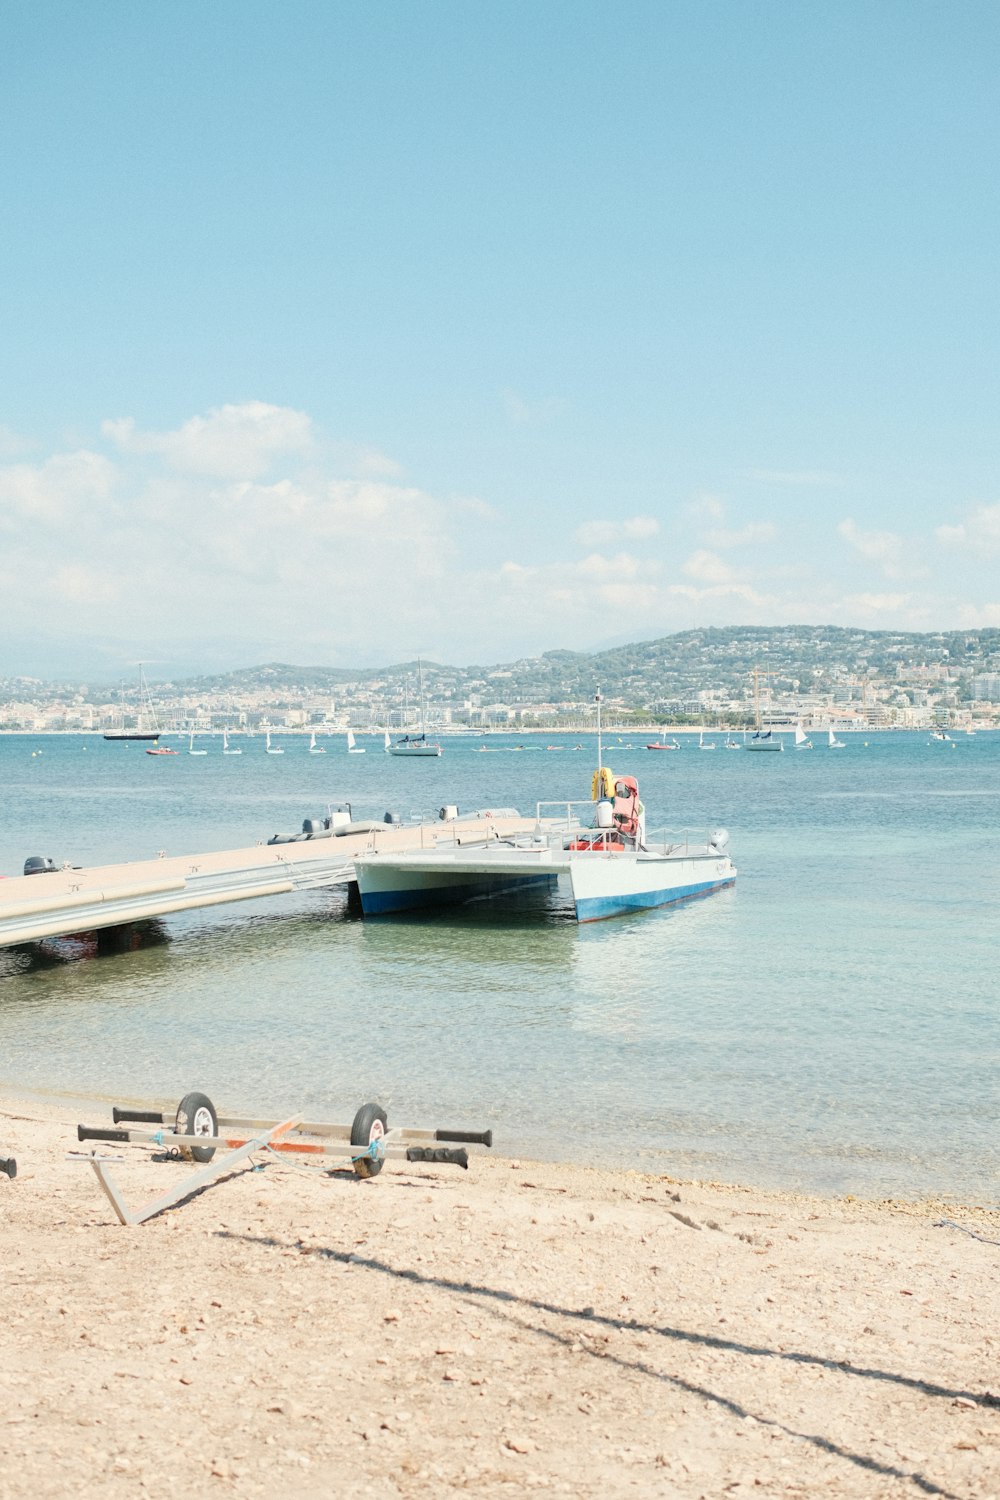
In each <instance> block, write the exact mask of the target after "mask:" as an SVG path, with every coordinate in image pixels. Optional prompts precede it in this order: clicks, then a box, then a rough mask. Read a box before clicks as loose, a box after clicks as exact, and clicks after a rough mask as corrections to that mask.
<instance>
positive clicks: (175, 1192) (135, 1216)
mask: <svg viewBox="0 0 1000 1500" xmlns="http://www.w3.org/2000/svg"><path fill="white" fill-rule="evenodd" d="M301 1119H302V1116H301V1115H293V1116H292V1117H291V1119H289V1120H284V1121H283V1122H282V1123H281V1124H280V1125H275V1126H274V1127H273V1128H272V1129H271V1130H267V1131H264V1132H263V1133H262V1134H261V1135H257V1136H254V1138H253V1140H250V1141H247V1143H246V1145H244V1146H240V1147H239V1148H238V1149H237V1150H235V1151H229V1152H227V1153H226V1155H225V1156H221V1157H219V1159H218V1161H213V1162H211V1163H210V1164H209V1165H208V1166H207V1167H204V1168H203V1169H202V1170H201V1171H200V1172H191V1173H188V1175H187V1176H186V1177H185V1178H184V1181H183V1182H181V1183H179V1184H178V1185H177V1186H176V1187H174V1188H172V1189H171V1190H170V1192H169V1193H164V1194H163V1195H162V1197H159V1198H154V1199H153V1201H152V1202H151V1203H147V1204H145V1205H144V1206H143V1207H142V1208H140V1209H136V1210H135V1211H132V1210H131V1209H128V1208H126V1207H125V1203H124V1201H123V1199H122V1197H121V1194H120V1193H119V1192H118V1189H117V1188H116V1186H115V1184H114V1182H113V1181H112V1180H111V1178H110V1176H109V1174H108V1171H107V1167H106V1165H105V1163H104V1162H103V1161H102V1159H101V1158H100V1157H99V1156H93V1157H90V1158H89V1160H90V1163H91V1165H92V1167H93V1168H94V1171H95V1172H96V1174H97V1180H98V1181H99V1182H100V1184H101V1187H102V1188H103V1189H104V1192H105V1193H106V1195H107V1197H108V1199H109V1200H110V1202H111V1205H112V1207H113V1208H114V1210H115V1213H116V1214H117V1215H118V1217H119V1219H120V1220H121V1222H122V1223H123V1224H143V1223H145V1221H146V1220H147V1219H151V1218H153V1216H154V1215H155V1214H159V1213H162V1212H163V1210H164V1209H165V1208H171V1207H172V1206H173V1205H174V1204H175V1203H178V1202H180V1200H181V1199H182V1198H187V1197H188V1196H189V1195H190V1194H191V1193H194V1192H197V1190H198V1189H199V1188H201V1187H206V1186H207V1185H208V1183H210V1182H213V1181H214V1180H215V1178H217V1177H221V1176H223V1175H224V1174H225V1173H226V1172H229V1171H230V1170H231V1169H232V1168H233V1167H235V1166H236V1164H237V1163H238V1162H241V1161H244V1160H245V1159H246V1157H248V1156H252V1155H253V1153H254V1152H255V1151H260V1150H262V1149H263V1147H264V1146H266V1145H268V1144H269V1143H270V1142H271V1141H273V1140H274V1139H275V1138H276V1137H277V1136H279V1135H283V1134H284V1133H285V1132H286V1131H288V1130H292V1129H294V1127H295V1126H296V1125H298V1124H299V1122H300V1120H301ZM177 1139H178V1140H181V1139H190V1140H192V1141H194V1142H195V1143H196V1144H198V1145H204V1144H205V1140H206V1137H205V1136H192V1137H178V1138H177Z"/></svg>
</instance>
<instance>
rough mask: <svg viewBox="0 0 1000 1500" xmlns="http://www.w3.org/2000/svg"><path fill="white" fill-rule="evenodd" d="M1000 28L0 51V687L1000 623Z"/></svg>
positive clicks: (245, 1)
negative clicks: (55, 677)
mask: <svg viewBox="0 0 1000 1500" xmlns="http://www.w3.org/2000/svg"><path fill="white" fill-rule="evenodd" d="M998 42H1000V11H998V10H997V8H996V6H995V5H993V4H985V3H978V0H968V3H963V4H962V5H959V6H950V5H946V4H943V3H939V4H928V3H921V0H909V3H906V4H902V3H893V0H879V3H877V4H876V3H874V0H872V3H854V0H844V3H840V4H830V5H810V4H802V3H798V0H796V3H762V4H759V5H753V6H751V5H748V4H745V3H742V0H741V3H736V0H727V3H718V0H717V3H712V0H706V3H698V4H694V3H669V0H661V3H657V4H646V3H629V0H624V3H622V4H620V5H616V6H608V5H607V4H592V3H589V0H573V3H568V0H542V3H539V0H533V3H520V0H503V3H502V4H501V3H494V4H489V3H478V4H475V5H471V4H468V3H467V0H425V3H421V4H416V3H404V0H396V3H388V0H384V3H371V0H368V3H361V0H359V3H356V4H350V5H347V4H339V3H336V0H324V3H312V0H299V3H296V0H285V3H283V4H281V5H273V4H271V3H263V0H240V3H230V0H213V3H212V4H211V5H204V4H202V3H197V4H195V3H187V0H172V3H171V4H170V5H145V6H143V5H135V4H133V3H131V0H129V3H124V0H123V3H101V0H93V3H91V4H88V5H86V6H83V5H79V4H78V3H76V0H73V3H58V4H57V3H49V0H32V3H27V0H23V3H10V4H8V5H7V6H5V7H4V8H3V11H2V14H0V132H2V134H0V145H2V151H0V194H2V197H0V202H2V205H3V210H2V219H0V224H2V233H0V588H2V591H3V595H4V597H5V600H6V604H7V608H6V615H7V620H8V622H9V626H10V628H9V629H8V630H7V631H6V632H5V634H6V636H7V643H6V645H5V646H3V647H0V671H10V672H13V671H28V672H38V673H39V674H42V675H44V674H45V673H47V672H50V671H59V670H73V671H81V672H94V673H95V674H96V673H97V672H99V671H102V670H104V669H107V670H108V671H109V672H111V673H112V674H113V673H114V672H116V671H117V670H118V667H119V665H120V663H122V662H124V661H126V660H134V659H135V658H137V657H143V658H145V659H146V660H149V661H151V662H158V663H160V664H161V668H160V669H157V668H155V667H153V668H151V671H152V673H153V675H157V671H158V670H162V671H164V672H165V671H168V670H169V671H179V670H196V669H199V668H201V667H206V668H207V667H219V666H229V665H233V666H235V665H244V664H249V663H252V662H255V661H259V660H263V659H274V658H280V659H283V660H289V661H302V662H323V663H328V664H338V665H350V664H354V663H359V664H362V663H378V662H383V661H390V660H398V659H400V658H408V657H412V656H413V655H414V654H415V653H416V652H418V651H419V652H421V653H422V654H423V655H425V656H427V657H433V658H437V659H440V660H450V661H457V662H471V661H477V660H478V661H498V660H501V659H505V658H508V657H512V656H517V655H522V654H535V653H537V652H540V651H543V650H547V649H550V648H556V647H560V648H570V649H578V650H585V649H590V648H593V647H599V646H602V645H606V644H610V643H612V642H621V641H625V640H630V639H644V638H649V637H654V636H659V635H663V634H666V633H668V632H670V631H674V630H683V629H687V628H689V627H691V626H693V625H699V624H713V625H727V624H737V623H746V622H753V623H762V624H768V623H787V622H797V621H801V622H805V623H827V622H828V623H834V624H854V623H857V624H864V625H866V626H873V627H881V626H884V627H886V628H906V629H934V628H939V627H948V628H953V627H961V626H969V627H975V626H979V625H998V624H1000V577H998V572H997V561H998V558H1000V483H998V444H997V412H998V395H1000V390H998V384H1000V382H998V374H997V349H998V321H1000V320H998V290H997V288H998V284H1000V282H998V276H997V246H998V244H1000V222H998V221H1000V213H998V198H997V187H996V184H997V181H998V180H1000V174H998V165H1000V163H998V160H997V158H998V155H1000V144H998V143H1000V131H998V123H1000V122H998V92H1000V83H998V73H997V68H996V57H997V46H998Z"/></svg>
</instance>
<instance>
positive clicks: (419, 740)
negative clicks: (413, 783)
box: [386, 656, 441, 760]
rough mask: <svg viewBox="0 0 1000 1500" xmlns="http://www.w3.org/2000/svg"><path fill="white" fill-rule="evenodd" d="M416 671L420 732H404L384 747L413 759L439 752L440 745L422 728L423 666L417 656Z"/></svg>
mask: <svg viewBox="0 0 1000 1500" xmlns="http://www.w3.org/2000/svg"><path fill="white" fill-rule="evenodd" d="M417 671H418V673H419V675H420V733H419V734H404V735H403V737H402V738H401V739H398V740H393V741H392V743H391V744H390V745H388V746H387V747H386V748H387V749H388V751H389V754H390V755H402V756H406V757H408V758H410V759H414V760H415V759H418V758H422V757H424V756H427V755H440V754H441V746H440V745H439V744H438V743H437V741H436V740H429V739H428V738H427V734H426V731H425V730H424V668H423V663H422V662H421V660H420V657H419V656H418V657H417Z"/></svg>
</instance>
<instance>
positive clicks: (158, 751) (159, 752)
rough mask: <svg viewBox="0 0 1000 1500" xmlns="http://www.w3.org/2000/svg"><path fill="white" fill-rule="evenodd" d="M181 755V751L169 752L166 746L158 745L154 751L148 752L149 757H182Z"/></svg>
mask: <svg viewBox="0 0 1000 1500" xmlns="http://www.w3.org/2000/svg"><path fill="white" fill-rule="evenodd" d="M180 753H181V752H180V751H179V750H168V749H167V747H166V745H156V746H155V747H154V748H153V749H150V750H147V751H146V754H147V755H180Z"/></svg>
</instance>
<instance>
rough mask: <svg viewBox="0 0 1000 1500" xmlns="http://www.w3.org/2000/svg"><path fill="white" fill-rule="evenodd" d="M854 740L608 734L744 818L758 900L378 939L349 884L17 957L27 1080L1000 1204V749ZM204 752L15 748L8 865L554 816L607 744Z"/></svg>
mask: <svg viewBox="0 0 1000 1500" xmlns="http://www.w3.org/2000/svg"><path fill="white" fill-rule="evenodd" d="M720 738H721V737H720ZM844 738H845V739H846V741H847V746H846V748H845V749H843V750H837V751H829V750H828V749H827V748H826V747H825V746H824V745H821V744H820V743H817V745H816V748H815V749H814V750H812V751H805V752H803V751H799V752H795V751H793V750H791V748H790V746H789V748H788V750H787V752H786V753H785V754H784V755H775V756H760V755H749V754H747V753H745V752H744V751H742V750H741V751H739V752H735V751H726V750H724V749H722V748H720V749H717V750H716V751H714V752H713V753H707V752H699V751H698V750H697V748H696V744H695V742H694V741H693V740H691V741H685V742H684V748H683V749H682V750H681V751H680V752H679V753H675V754H652V753H649V752H647V751H645V750H644V749H642V748H633V749H628V748H627V747H626V746H627V741H626V743H624V744H623V743H619V742H618V739H617V736H614V735H612V736H610V737H608V738H607V739H606V740H605V754H604V759H605V761H606V762H607V763H608V764H610V765H611V766H612V767H613V769H614V770H616V771H618V772H633V773H634V774H636V775H638V777H639V784H640V789H641V791H642V794H643V798H644V800H645V802H646V806H647V808H648V815H649V823H650V827H651V828H654V827H657V826H661V825H663V826H667V827H669V828H670V829H671V830H674V831H683V830H685V829H688V830H690V831H691V832H692V833H696V834H699V835H700V834H703V833H704V832H705V831H706V829H708V828H709V827H713V826H717V825H720V824H723V825H725V826H726V827H727V828H728V829H729V830H730V835H731V846H730V847H731V852H732V854H733V858H734V860H735V862H736V865H737V867H738V869H739V878H738V880H737V883H736V886H735V888H734V889H733V890H730V891H726V892H722V893H720V894H718V895H715V896H712V897H710V898H709V899H707V900H704V901H698V902H694V903H692V904H690V905H688V906H681V907H678V908H675V909H670V910H665V911H660V912H652V913H645V914H642V915H637V916H635V917H623V918H617V919H615V920H612V921H609V922H603V923H595V924H592V925H588V926H584V927H577V926H576V924H575V923H573V922H571V921H566V920H559V919H558V918H553V917H547V918H540V917H539V916H537V915H531V914H528V913H525V912H521V913H518V912H516V911H515V912H511V911H508V912H504V913H491V912H489V911H488V910H485V909H483V908H479V909H478V910H477V911H476V913H475V915H474V916H472V917H466V916H459V915H455V916H445V917H434V918H421V919H419V920H412V919H411V920H405V921H398V922H397V921H381V922H371V923H365V922H363V921H361V920H359V919H356V918H354V917H353V916H348V914H347V910H346V900H345V897H344V894H343V893H342V892H339V891H338V892H332V893H323V892H320V893H312V894H308V895H303V896H296V897H285V898H277V899H274V900H272V901H270V902H256V903H252V904H244V905H236V906H232V907H229V908H225V907H223V908H220V909H216V910H215V911H213V912H212V913H211V914H205V915H198V914H194V915H188V916H183V917H181V916H178V917H171V918H168V919H167V920H166V922H165V924H164V931H165V934H166V941H165V942H163V943H160V944H158V945H153V946H149V947H146V948H144V949H142V950H141V951H138V952H134V953H128V954H123V955H120V956H115V957H109V958H101V959H92V960H83V961H77V962H53V963H46V964H42V965H36V966H34V967H30V968H27V967H24V966H23V960H19V959H17V958H16V957H14V956H12V955H7V956H3V955H0V1021H2V1027H0V1037H2V1051H0V1087H5V1088H7V1089H10V1090H15V1089H21V1090H25V1089H27V1090H33V1091H47V1092H60V1093H66V1094H74V1095H87V1096H95V1097H96V1096H100V1097H102V1098H106V1099H110V1098H120V1099H125V1098H131V1099H148V1098H157V1099H162V1100H174V1099H176V1098H179V1097H180V1096H181V1094H183V1093H184V1092H186V1091H187V1090H188V1089H190V1088H195V1087H196V1088H200V1089H202V1090H203V1091H205V1092H207V1093H209V1094H211V1096H212V1097H213V1099H214V1100H215V1101H216V1103H217V1104H221V1105H224V1106H225V1107H227V1108H231V1109H232V1108H235V1109H241V1110H242V1109H246V1110H249V1111H253V1112H265V1113H266V1112H270V1111H273V1112H274V1113H275V1115H284V1114H287V1113H290V1112H293V1111H298V1110H303V1111H306V1112H307V1113H308V1114H311V1115H313V1116H314V1117H320V1118H332V1119H343V1120H349V1119H350V1118H351V1117H352V1116H353V1114H354V1111H355V1109H356V1108H357V1106H358V1105H359V1104H361V1103H363V1102H365V1101H366V1100H368V1099H377V1100H379V1101H381V1102H382V1103H383V1104H385V1105H386V1106H387V1109H388V1113H389V1119H390V1124H391V1123H393V1122H396V1123H399V1124H404V1123H410V1124H451V1125H455V1124H467V1125H469V1126H470V1127H485V1126H487V1125H490V1126H492V1127H493V1129H494V1132H495V1138H496V1142H497V1145H498V1147H499V1148H500V1150H502V1151H503V1152H505V1153H506V1154H515V1153H518V1154H524V1155H530V1156H534V1157H542V1158H551V1159H569V1160H573V1161H580V1162H594V1163H600V1164H603V1165H614V1164H620V1165H621V1166H622V1168H623V1169H624V1168H628V1167H632V1166H635V1167H640V1168H642V1169H648V1170H653V1171H662V1172H668V1173H671V1174H674V1175H677V1176H695V1177H712V1178H717V1179H723V1180H730V1181H745V1182H754V1183H760V1184H766V1185H774V1186H782V1187H793V1188H795V1187H797V1188H803V1189H809V1190H819V1191H823V1192H833V1193H842V1192H843V1193H857V1194H862V1195H867V1196H873V1195H878V1196H881V1195H888V1196H919V1195H925V1194H944V1195H949V1196H953V1197H955V1198H957V1199H959V1200H964V1201H967V1202H988V1203H996V1202H997V1201H1000V1128H998V1126H1000V983H998V964H997V938H996V934H997V913H998V910H1000V854H998V814H1000V800H998V799H1000V734H984V733H980V734H978V735H976V736H975V737H974V738H965V737H964V736H963V737H960V738H958V739H957V740H955V741H953V742H951V743H945V744H941V743H930V742H929V740H928V737H927V735H926V734H919V735H918V734H882V735H879V734H871V735H869V737H868V739H867V742H866V741H865V740H864V738H863V737H861V736H853V735H846V736H844ZM633 740H634V744H635V746H636V747H638V746H640V744H641V740H640V738H639V737H635V736H633ZM818 740H819V737H818V736H817V741H818ZM163 743H165V744H171V743H172V744H176V745H178V747H179V748H181V750H182V751H183V750H185V749H186V743H185V742H184V741H181V740H174V741H171V740H165V741H164V742H163ZM200 743H201V744H202V745H203V746H205V747H206V748H208V749H209V752H210V753H209V754H208V755H207V756H205V757H194V758H189V757H188V756H187V755H186V754H183V753H182V754H181V755H179V756H177V757H162V758H155V757H151V756H147V755H145V754H144V753H143V750H142V747H141V746H140V745H128V744H114V743H107V744H106V743H105V742H104V741H102V740H100V739H94V738H92V737H89V736H86V737H84V736H80V737H76V736H54V737H38V738H29V737H21V736H18V737H0V784H2V787H3V801H2V812H0V871H3V872H6V873H8V874H19V873H20V872H21V867H22V865H23V861H24V859H25V857H26V856H27V855H29V854H42V855H50V856H52V857H53V858H54V859H55V860H56V861H57V863H61V862H62V861H63V860H67V861H70V862H72V863H74V864H95V863H105V862H112V861H116V860H125V859H131V858H146V857H149V856H151V855H153V854H155V853H156V852H157V851H158V850H161V849H163V850H165V851H166V852H167V853H169V854H184V853H195V852H201V851H206V850H210V849H225V848H238V847H241V846H245V845H248V844H253V843H255V842H256V841H257V840H264V839H267V838H268V837H269V836H270V835H271V834H272V833H275V832H278V831H281V832H291V831H294V830H295V829H297V828H298V827H299V826H300V825H301V821H302V819H303V818H304V817H306V816H321V815H322V814H323V813H324V812H325V811H326V808H327V806H328V804H329V803H331V802H332V801H336V800H340V799H341V798H345V797H346V798H349V799H350V800H351V802H352V803H353V806H354V811H355V816H378V817H381V816H382V815H383V813H384V812H385V811H386V810H387V809H392V810H395V811H398V812H400V813H401V814H403V815H404V816H407V815H409V814H410V813H417V812H426V813H429V814H432V815H433V814H435V813H436V812H437V810H438V808H439V807H441V806H442V805H443V804H446V803H455V804H457V805H458V806H459V808H460V809H461V810H462V811H467V810H472V809H474V808H477V807H483V806H498V805H504V806H513V807H517V808H519V809H520V810H521V811H522V812H524V813H533V812H534V806H535V803H536V801H538V800H539V799H555V798H564V799H565V798H567V797H586V796H588V795H589V789H590V776H591V771H592V769H593V764H594V762H595V759H596V757H595V752H594V748H593V744H592V742H587V743H586V747H585V748H584V749H583V750H577V749H574V748H573V746H574V745H575V744H576V741H575V740H574V739H573V738H567V737H562V736H553V737H551V738H550V739H549V740H546V739H545V738H540V737H537V736H533V737H530V738H528V739H525V740H524V741H523V742H521V743H523V744H524V747H525V748H524V749H523V750H518V749H517V748H516V747H517V745H518V743H519V741H518V740H517V739H515V738H513V737H506V738H503V737H491V738H490V739H489V740H488V741H486V742H485V743H487V744H488V745H489V747H490V749H491V751H493V752H494V753H488V754H483V753H481V752H480V750H479V746H480V744H482V743H484V742H483V741H480V740H478V739H474V738H469V739H461V738H454V739H447V740H445V741H444V746H445V751H444V755H443V756H442V758H441V759H440V760H425V761H405V760H398V759H393V758H390V757H388V756H385V755H383V754H382V751H381V743H380V742H379V741H377V740H374V739H369V740H366V739H362V740H360V743H361V744H366V745H367V747H368V753H367V754H366V755H365V756H363V757H362V756H350V757H349V756H348V755H347V753H346V749H345V746H344V742H343V740H342V739H340V738H338V739H328V740H326V741H325V743H326V744H327V746H328V753H327V754H326V755H325V756H311V755H309V754H308V753H307V749H306V742H305V741H304V740H300V739H297V738H293V737H291V736H289V737H285V738H283V739H281V740H280V741H279V743H282V744H284V745H285V747H286V753H285V755H283V756H267V755H265V754H264V744H263V741H262V740H261V739H259V738H254V739H249V740H243V741H241V742H240V743H242V744H243V751H244V753H243V755H242V756H239V757H228V758H223V756H222V754H221V748H222V747H221V741H220V740H219V739H212V738H207V737H206V738H203V739H202V740H201V742H200ZM548 743H553V744H559V745H562V746H564V747H565V748H564V749H562V750H561V751H558V752H556V751H552V750H547V749H546V745H547V744H548ZM40 878H41V877H40Z"/></svg>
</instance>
